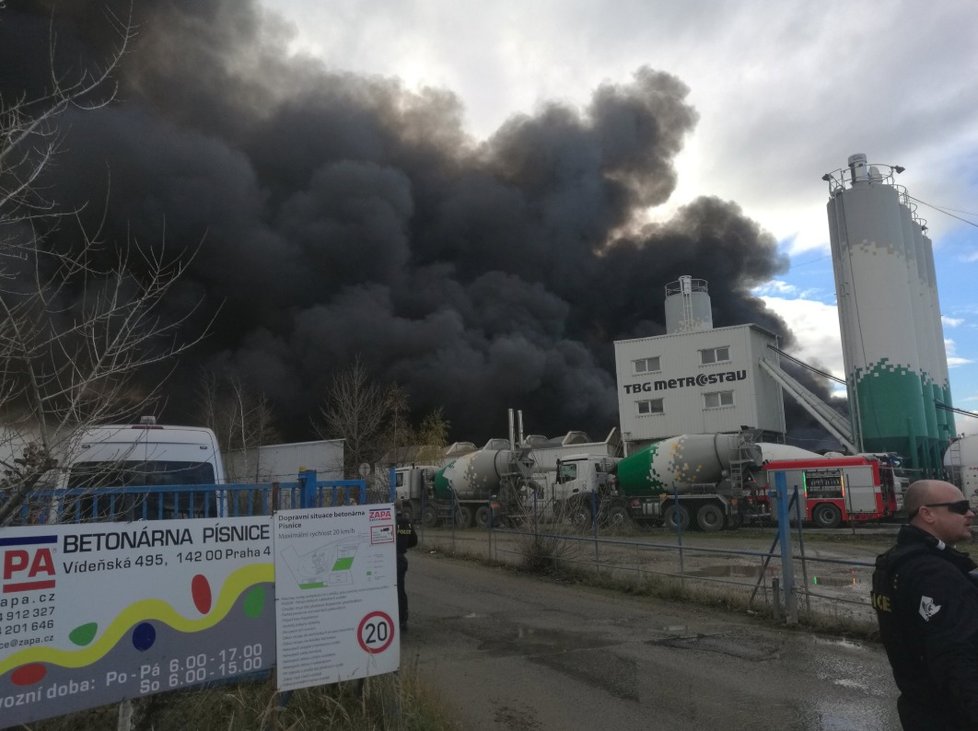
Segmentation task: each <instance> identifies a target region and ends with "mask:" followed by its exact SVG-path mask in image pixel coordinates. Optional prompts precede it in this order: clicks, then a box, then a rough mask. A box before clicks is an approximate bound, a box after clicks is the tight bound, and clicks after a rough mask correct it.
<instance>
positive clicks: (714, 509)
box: [696, 503, 723, 533]
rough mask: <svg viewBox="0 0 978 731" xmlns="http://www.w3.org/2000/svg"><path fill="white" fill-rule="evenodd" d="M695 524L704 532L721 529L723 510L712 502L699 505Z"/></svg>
mask: <svg viewBox="0 0 978 731" xmlns="http://www.w3.org/2000/svg"><path fill="white" fill-rule="evenodd" d="M696 525H698V526H699V529H700V530H701V531H703V532H704V533H713V532H715V531H718V530H723V511H722V510H721V509H720V506H719V505H714V504H713V503H707V504H706V505H702V506H700V509H699V510H697V511H696Z"/></svg>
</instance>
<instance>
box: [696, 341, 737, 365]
mask: <svg viewBox="0 0 978 731" xmlns="http://www.w3.org/2000/svg"><path fill="white" fill-rule="evenodd" d="M728 360H730V346H729V345H723V346H721V347H719V348H704V349H703V350H701V351H700V363H701V364H702V365H709V364H710V363H723V362H725V361H728Z"/></svg>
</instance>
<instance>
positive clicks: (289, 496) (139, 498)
mask: <svg viewBox="0 0 978 731" xmlns="http://www.w3.org/2000/svg"><path fill="white" fill-rule="evenodd" d="M388 485H389V488H388V490H387V494H386V495H383V496H378V497H379V498H380V499H381V500H383V499H387V500H388V501H390V502H393V501H394V480H393V479H391V480H389V481H388ZM369 502H370V496H369V495H368V491H367V483H366V481H365V480H317V479H316V472H315V471H312V470H309V471H306V472H300V473H299V475H298V479H297V480H296V481H295V482H264V483H233V484H229V485H165V486H158V485H155V486H154V485H143V486H127V487H72V488H58V489H45V490H35V491H34V492H33V493H31V495H30V496H29V497H28V498H27V499H26V500H25V502H24V504H23V505H22V506H21V508H20V511H19V514H18V518H17V519H16V520H15V521H14V524H19V525H32V524H40V523H88V522H104V521H132V520H167V519H172V518H214V517H245V516H252V515H271V514H272V513H273V512H274V511H276V510H288V509H291V508H314V507H323V508H325V507H335V506H339V505H366V504H368V503H369Z"/></svg>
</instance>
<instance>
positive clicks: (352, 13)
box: [262, 0, 978, 433]
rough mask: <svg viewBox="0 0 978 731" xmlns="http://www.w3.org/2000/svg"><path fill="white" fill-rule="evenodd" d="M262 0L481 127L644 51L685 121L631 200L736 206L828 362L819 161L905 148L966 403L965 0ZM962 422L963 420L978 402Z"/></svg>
mask: <svg viewBox="0 0 978 731" xmlns="http://www.w3.org/2000/svg"><path fill="white" fill-rule="evenodd" d="M262 1H263V5H264V7H265V8H266V10H267V11H268V12H269V13H270V14H274V15H275V16H278V17H280V18H281V19H283V20H284V22H285V23H286V29H285V33H286V34H291V36H290V37H291V40H290V41H289V49H290V51H291V52H292V53H294V54H296V55H297V56H302V55H309V56H313V57H315V58H317V59H320V60H321V61H322V62H323V63H324V65H325V66H326V67H327V68H329V69H330V70H337V71H340V70H343V71H351V72H354V73H357V74H363V75H368V76H377V77H381V78H384V79H395V80H398V81H399V83H400V84H402V85H403V86H404V88H405V89H407V90H410V91H416V92H422V91H423V90H425V89H437V90H442V91H448V92H450V93H451V94H454V95H455V96H457V97H458V99H459V101H460V102H461V107H462V111H463V125H464V128H465V130H466V132H467V133H468V134H470V135H471V136H472V137H473V138H474V139H475V140H476V141H477V142H478V141H484V140H486V139H489V138H491V137H492V135H493V134H495V133H496V132H497V130H499V129H500V127H501V126H502V125H504V124H505V123H507V121H510V120H513V119H514V118H519V116H520V115H534V114H537V113H539V111H540V110H541V109H542V108H543V107H544V106H545V105H547V104H549V103H552V102H557V103H560V104H565V105H571V106H577V107H583V106H584V105H586V104H587V103H588V100H589V99H590V97H591V95H592V93H593V92H594V90H595V88H597V87H599V86H600V85H601V84H602V83H613V84H620V83H626V82H628V80H629V79H630V78H631V77H632V75H633V74H634V73H635V71H636V70H637V69H639V68H640V67H643V66H647V67H650V68H652V69H655V70H658V71H664V72H667V73H669V74H671V75H674V76H676V77H678V78H679V79H680V80H681V81H682V82H684V83H685V84H686V85H687V86H688V87H689V94H688V96H687V98H686V101H687V102H688V103H689V104H690V105H691V106H692V107H694V108H695V110H696V112H697V114H698V121H697V122H696V124H695V127H694V128H693V130H692V132H690V133H689V134H688V135H687V136H686V137H685V140H684V144H683V148H682V150H681V151H680V152H679V153H678V155H676V157H675V159H674V163H675V168H676V172H677V181H676V186H675V189H674V191H673V192H672V194H671V195H670V196H669V198H668V200H666V201H664V202H662V203H660V204H658V205H655V206H652V207H650V208H649V209H648V210H647V212H646V215H647V216H648V218H649V220H651V221H665V220H668V219H669V217H670V216H672V215H673V214H674V213H675V212H676V211H677V210H678V209H679V208H680V207H681V206H682V205H683V204H684V203H688V202H689V201H691V200H693V199H695V198H696V197H698V196H717V197H719V198H721V199H723V200H728V201H733V202H735V203H736V204H737V205H739V206H740V208H741V209H742V210H743V212H744V214H745V215H746V216H748V217H749V218H751V219H753V220H754V221H756V222H757V223H758V224H759V225H760V226H761V227H762V228H763V229H764V230H765V231H767V232H769V233H771V234H772V235H773V236H774V237H775V239H776V240H777V245H778V249H779V251H780V252H782V253H783V254H785V255H787V256H788V257H789V259H790V267H789V268H788V270H787V271H785V272H784V273H782V274H779V275H777V276H776V277H775V278H772V279H770V280H768V281H767V282H765V283H762V284H760V285H758V286H756V287H755V288H754V290H753V291H754V294H756V295H757V296H759V297H761V298H762V299H763V301H764V302H765V303H766V304H767V306H768V307H769V308H771V309H772V310H774V311H775V312H777V313H778V314H779V315H781V316H782V318H783V319H784V320H785V321H786V322H787V323H788V324H789V326H790V327H791V329H792V331H793V332H794V334H795V336H796V338H797V343H796V345H795V346H794V347H793V348H792V352H793V353H794V354H795V355H797V356H798V357H800V358H801V359H803V360H805V361H806V362H808V363H810V364H813V365H818V366H822V367H825V368H827V369H829V370H830V371H831V372H833V373H834V374H836V375H837V376H840V377H841V376H843V375H844V374H843V364H842V354H841V343H840V338H839V326H838V319H837V314H836V309H835V292H834V282H833V277H832V265H831V258H830V254H829V245H828V225H827V221H826V213H825V203H826V200H827V193H828V188H827V184H826V183H825V182H823V181H822V180H821V177H822V175H823V174H824V173H827V172H831V171H833V170H836V169H838V168H841V167H844V166H845V165H846V161H847V158H848V156H849V155H850V154H852V153H856V152H862V153H865V154H866V155H867V156H868V159H869V161H870V162H871V163H872V162H877V163H884V164H892V165H900V166H903V167H904V168H905V169H906V170H905V172H904V173H903V174H902V175H901V176H900V178H899V180H898V182H899V183H900V184H901V185H904V186H906V188H907V189H908V191H909V193H910V195H912V196H914V197H915V198H917V199H919V200H921V201H924V202H926V203H927V204H929V206H928V205H921V206H920V208H919V210H918V215H920V216H921V217H922V218H924V219H926V220H927V223H928V226H929V231H930V235H931V237H932V239H933V241H934V245H935V263H936V268H937V277H938V288H939V296H940V301H941V308H942V313H943V323H944V332H945V339H946V343H947V355H948V364H949V366H950V379H951V389H952V395H953V398H954V403H955V406H957V407H958V408H962V409H968V410H975V411H978V294H976V289H975V287H974V286H973V281H974V276H975V274H976V273H978V228H976V227H975V225H974V223H973V222H978V198H976V195H975V194H976V192H978V85H975V84H974V79H975V78H976V77H978V44H976V43H975V42H974V39H975V37H978V4H975V3H972V2H961V1H958V0H935V1H934V2H930V3H927V4H924V3H921V2H863V3H852V2H840V1H829V2H821V3H811V2H799V1H793V0H792V1H787V2H778V3H771V2H765V1H752V0H744V1H742V2H714V1H712V0H710V1H707V0H692V1H687V2H681V3H680V2H665V1H662V0H658V1H657V0H623V1H622V2H618V3H614V4H610V5H609V4H608V3H601V2H594V1H590V0H537V1H534V2H526V0H522V1H517V2H511V1H509V0H495V1H494V2H489V3H485V2H479V3H475V2H466V1H460V2H437V1H435V0H393V1H390V2H384V3H379V2H369V1H367V0H333V1H332V2H330V3H321V2H311V1H308V0H262ZM930 206H935V207H936V208H940V209H943V210H944V211H948V212H950V213H952V214H953V216H952V215H947V214H945V213H941V212H939V211H938V210H935V209H934V208H931V207H930ZM954 216H957V217H960V218H963V219H966V221H962V220H959V219H958V218H955V217H954ZM968 221H970V222H972V223H970V224H969V223H968ZM688 273H689V274H692V275H693V276H697V275H698V273H697V272H696V271H690V272H688ZM957 427H958V430H959V431H962V432H969V433H972V432H978V419H975V418H968V417H964V416H959V417H958V418H957Z"/></svg>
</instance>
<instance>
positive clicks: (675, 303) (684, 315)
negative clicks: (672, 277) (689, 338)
mask: <svg viewBox="0 0 978 731" xmlns="http://www.w3.org/2000/svg"><path fill="white" fill-rule="evenodd" d="M665 309H666V332H667V333H683V332H702V331H703V330H712V329H713V307H712V305H711V304H710V289H709V285H708V284H707V282H706V280H705V279H693V277H691V276H689V275H688V274H684V275H682V276H681V277H679V279H678V281H675V282H670V283H669V284H667V285H666V301H665Z"/></svg>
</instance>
